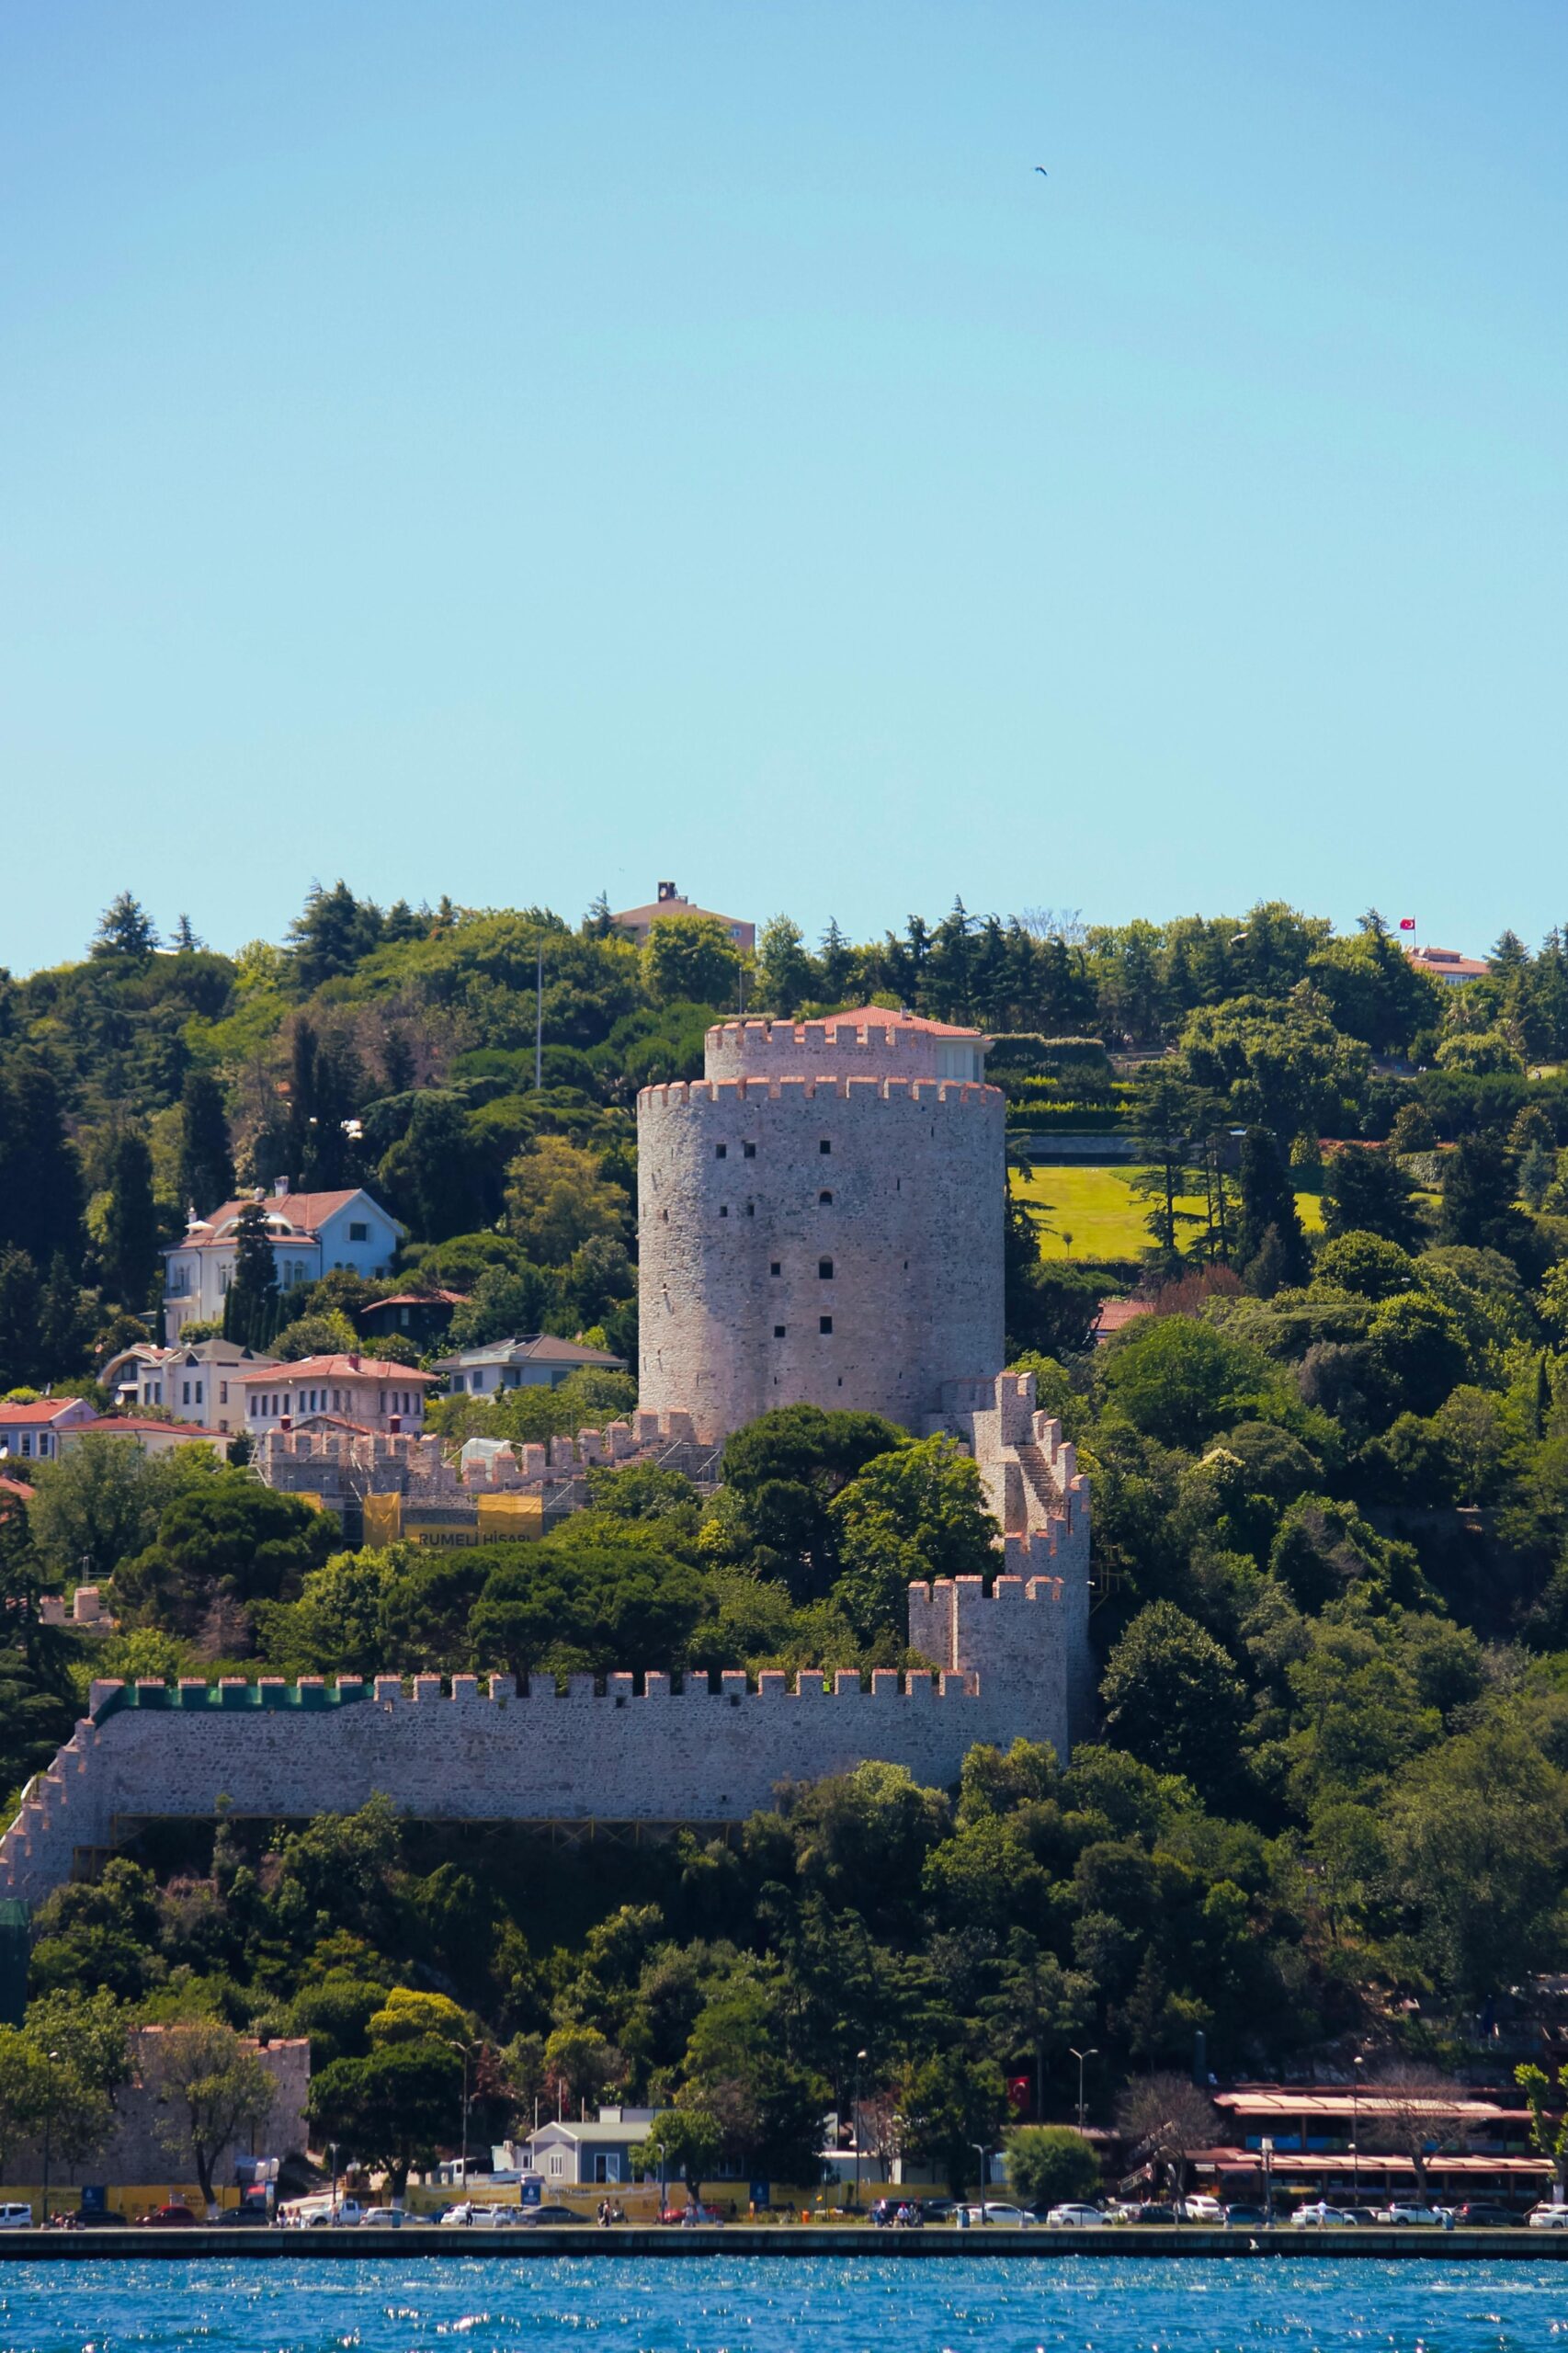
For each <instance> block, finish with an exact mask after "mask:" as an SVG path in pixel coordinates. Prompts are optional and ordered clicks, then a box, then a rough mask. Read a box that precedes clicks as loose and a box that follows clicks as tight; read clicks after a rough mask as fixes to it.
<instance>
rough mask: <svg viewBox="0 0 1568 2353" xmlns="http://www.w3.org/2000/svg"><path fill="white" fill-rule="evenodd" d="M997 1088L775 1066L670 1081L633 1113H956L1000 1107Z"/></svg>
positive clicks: (646, 1091) (653, 1089)
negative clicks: (817, 1106)
mask: <svg viewBox="0 0 1568 2353" xmlns="http://www.w3.org/2000/svg"><path fill="white" fill-rule="evenodd" d="M1002 1099H1003V1097H1002V1090H1001V1088H1000V1087H999V1086H989V1085H988V1084H987V1083H986V1081H985V1080H983V1079H969V1078H938V1077H936V1076H934V1075H932V1074H926V1075H924V1076H921V1077H910V1076H907V1075H893V1076H882V1075H881V1074H875V1075H873V1074H869V1073H868V1074H860V1073H858V1072H854V1071H848V1072H843V1071H836V1070H822V1071H806V1070H801V1069H800V1068H799V1067H798V1066H796V1065H792V1064H791V1065H787V1066H781V1067H780V1068H779V1069H778V1071H776V1072H769V1073H767V1074H764V1075H760V1076H759V1075H750V1076H744V1077H736V1078H672V1079H667V1080H663V1081H661V1082H660V1083H659V1084H658V1085H657V1086H644V1087H642V1088H641V1089H640V1090H639V1092H638V1097H637V1104H638V1108H639V1110H643V1109H647V1110H661V1111H664V1110H671V1109H679V1110H701V1109H702V1108H704V1107H711V1108H715V1109H720V1110H723V1109H731V1110H735V1109H739V1108H743V1107H744V1106H745V1105H748V1104H763V1103H821V1102H826V1103H899V1104H912V1103H913V1104H919V1105H921V1106H923V1107H926V1108H929V1107H931V1106H941V1107H944V1108H964V1107H967V1106H973V1105H977V1104H981V1103H997V1104H999V1103H1000V1102H1001V1101H1002Z"/></svg>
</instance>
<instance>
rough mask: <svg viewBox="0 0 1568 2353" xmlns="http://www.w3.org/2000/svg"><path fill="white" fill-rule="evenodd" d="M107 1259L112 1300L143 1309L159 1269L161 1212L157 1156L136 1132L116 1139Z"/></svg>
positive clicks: (106, 1227)
mask: <svg viewBox="0 0 1568 2353" xmlns="http://www.w3.org/2000/svg"><path fill="white" fill-rule="evenodd" d="M103 1257H104V1273H105V1275H106V1277H107V1279H108V1289H109V1291H110V1293H111V1295H112V1296H113V1297H114V1298H116V1299H118V1300H119V1302H121V1304H122V1305H123V1306H126V1307H130V1308H132V1309H135V1308H142V1307H144V1306H145V1305H146V1303H147V1298H148V1294H149V1292H150V1291H151V1290H152V1288H153V1274H154V1272H155V1271H156V1268H157V1264H158V1211H157V1205H156V1203H155V1202H154V1200H153V1155H152V1154H151V1152H149V1150H148V1149H147V1139H146V1137H145V1136H143V1135H142V1134H141V1133H140V1132H139V1131H137V1130H136V1129H134V1128H127V1129H126V1130H125V1131H124V1132H123V1133H122V1134H120V1135H119V1136H117V1137H116V1138H115V1141H114V1143H113V1144H112V1146H111V1147H110V1150H109V1156H108V1215H107V1217H106V1218H105V1221H104V1243H103Z"/></svg>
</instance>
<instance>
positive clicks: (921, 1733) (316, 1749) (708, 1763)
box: [0, 1577, 1067, 1904]
mask: <svg viewBox="0 0 1568 2353" xmlns="http://www.w3.org/2000/svg"><path fill="white" fill-rule="evenodd" d="M998 1592H999V1594H1000V1599H986V1598H984V1597H983V1595H982V1593H981V1591H980V1580H979V1579H977V1578H971V1579H960V1581H959V1583H958V1586H956V1587H955V1586H947V1587H944V1586H941V1585H938V1586H936V1587H935V1588H927V1587H926V1586H915V1587H913V1588H912V1589H911V1595H910V1622H911V1628H912V1631H914V1630H915V1628H917V1627H918V1628H920V1629H922V1630H925V1631H922V1632H921V1633H918V1634H916V1635H915V1639H916V1641H917V1643H918V1645H919V1647H921V1648H922V1649H925V1650H926V1651H927V1652H928V1654H930V1655H932V1656H933V1657H935V1658H937V1659H938V1660H952V1661H954V1665H951V1666H949V1668H948V1669H947V1671H945V1672H941V1673H939V1674H937V1675H936V1676H932V1675H911V1676H909V1677H907V1678H905V1679H904V1680H903V1682H902V1683H901V1679H900V1677H898V1676H897V1675H895V1674H893V1673H892V1672H891V1671H887V1670H879V1671H878V1672H877V1673H875V1674H874V1675H873V1676H872V1677H871V1678H870V1680H871V1688H870V1689H869V1691H863V1690H862V1689H861V1688H860V1677H859V1676H858V1674H857V1673H854V1672H849V1673H846V1674H839V1675H836V1676H834V1677H831V1678H830V1677H826V1676H825V1675H824V1674H822V1673H821V1672H816V1673H802V1674H801V1675H800V1676H799V1677H797V1678H796V1684H795V1688H794V1689H793V1690H791V1689H790V1688H788V1684H787V1679H786V1677H784V1676H782V1675H779V1674H765V1675H763V1676H762V1677H760V1678H759V1688H758V1689H757V1690H756V1691H749V1690H748V1689H747V1688H746V1678H745V1677H744V1675H741V1674H726V1675H724V1676H722V1677H721V1678H720V1688H718V1689H717V1690H710V1688H709V1686H708V1683H707V1679H706V1678H705V1677H696V1678H693V1680H692V1682H691V1683H690V1684H689V1685H688V1687H687V1688H686V1689H685V1690H683V1691H681V1692H679V1693H676V1692H675V1691H673V1690H672V1688H671V1680H670V1677H668V1676H667V1675H663V1674H653V1673H651V1674H649V1675H647V1676H646V1677H644V1678H643V1683H644V1688H643V1690H642V1692H641V1693H639V1692H638V1691H637V1689H636V1688H635V1681H634V1678H633V1677H631V1675H630V1674H622V1675H613V1676H610V1677H607V1678H606V1688H605V1690H604V1691H603V1692H602V1693H597V1694H596V1692H595V1689H594V1678H593V1677H591V1676H586V1675H579V1676H573V1677H570V1678H569V1682H568V1688H567V1689H566V1690H565V1692H563V1693H561V1694H558V1693H557V1691H556V1689H555V1686H554V1682H553V1679H552V1678H549V1677H541V1678H537V1679H536V1681H535V1683H534V1685H533V1686H532V1687H531V1688H525V1689H523V1690H522V1691H519V1690H518V1689H517V1686H516V1684H515V1682H514V1680H513V1678H512V1677H509V1676H493V1677H490V1678H489V1682H488V1688H487V1689H486V1690H485V1691H483V1692H482V1690H481V1688H480V1685H479V1681H478V1679H477V1678H476V1677H472V1676H458V1677H454V1678H453V1682H452V1690H451V1695H450V1697H444V1696H443V1695H442V1690H441V1679H440V1677H438V1676H434V1675H431V1676H415V1677H413V1678H412V1684H411V1686H410V1687H405V1686H404V1684H403V1681H402V1680H401V1679H400V1678H399V1677H377V1678H376V1680H375V1681H374V1683H373V1684H371V1685H369V1686H366V1685H364V1684H362V1683H361V1682H360V1681H359V1680H358V1678H356V1677H339V1678H338V1681H337V1684H336V1687H335V1691H332V1690H329V1689H328V1688H327V1686H326V1685H325V1683H324V1681H323V1680H322V1679H321V1678H319V1677H318V1678H314V1679H312V1678H307V1679H306V1680H304V1681H303V1682H301V1684H299V1685H297V1686H292V1687H291V1686H288V1685H286V1684H284V1683H283V1682H282V1681H281V1680H275V1681H270V1682H264V1683H262V1684H261V1685H260V1686H258V1687H256V1689H255V1690H254V1691H253V1689H252V1688H249V1687H247V1686H245V1685H244V1684H243V1683H239V1682H230V1683H225V1684H223V1685H221V1686H219V1687H218V1688H216V1689H210V1688H209V1687H208V1686H207V1685H205V1684H201V1683H188V1684H181V1685H180V1686H178V1687H177V1688H176V1689H174V1690H167V1689H165V1686H164V1685H162V1684H148V1685H139V1686H137V1687H136V1690H135V1703H134V1704H126V1699H125V1695H124V1691H123V1687H121V1686H119V1685H118V1684H112V1683H100V1684H96V1685H95V1686H94V1688H93V1694H92V1700H93V1714H92V1716H91V1717H90V1718H89V1719H88V1720H86V1721H85V1722H82V1723H80V1724H78V1725H77V1727H76V1730H75V1732H74V1733H73V1735H72V1738H71V1740H70V1741H69V1742H68V1743H67V1744H66V1745H65V1747H64V1748H63V1749H62V1751H61V1752H60V1754H59V1756H57V1757H56V1759H55V1762H54V1764H53V1766H51V1768H50V1771H49V1772H48V1773H47V1774H45V1775H42V1776H40V1777H39V1778H38V1779H36V1780H35V1781H34V1783H33V1784H32V1785H31V1787H30V1789H29V1790H28V1795H27V1797H26V1799H25V1801H24V1802H23V1805H22V1808H21V1811H20V1813H18V1814H17V1819H16V1821H15V1822H14V1823H13V1824H12V1825H11V1828H10V1829H9V1831H8V1832H7V1833H6V1836H5V1837H4V1838H3V1839H0V1894H4V1895H14V1896H19V1897H21V1898H22V1899H23V1900H24V1901H26V1902H28V1903H32V1904H36V1903H38V1902H39V1901H40V1899H41V1898H42V1897H43V1896H44V1895H46V1894H47V1893H49V1891H50V1890H51V1888H53V1887H57V1886H59V1885H60V1884H61V1883H62V1881H65V1880H66V1879H68V1878H70V1877H71V1876H72V1873H73V1870H74V1868H75V1866H76V1859H77V1856H78V1854H79V1853H80V1851H81V1850H83V1849H91V1848H100V1849H101V1848H103V1847H108V1846H109V1845H111V1844H112V1843H113V1842H114V1840H115V1838H116V1836H117V1829H118V1824H119V1820H120V1818H121V1817H127V1816H129V1817H140V1816H150V1815H184V1816H188V1817H194V1818H199V1819H210V1817H211V1816H212V1814H213V1813H215V1811H216V1810H217V1806H218V1802H219V1800H220V1798H222V1799H224V1800H226V1801H227V1805H228V1810H229V1811H230V1812H232V1813H235V1814H240V1815H246V1816H252V1817H262V1818H271V1817H278V1816H296V1817H305V1816H310V1815H313V1814H316V1813H322V1812H323V1811H332V1812H347V1811H350V1810H351V1809H353V1808H354V1807H356V1806H359V1805H362V1804H364V1803H365V1802H366V1800H367V1799H369V1797H370V1796H371V1795H372V1793H373V1792H375V1791H377V1790H381V1791H384V1792H385V1794H386V1795H387V1796H388V1797H390V1798H391V1799H392V1802H393V1804H394V1805H396V1806H397V1807H398V1808H399V1809H400V1810H401V1811H403V1812H404V1813H408V1814H410V1815H412V1816H414V1817H415V1818H416V1819H420V1820H426V1821H475V1822H477V1821H515V1822H532V1821H555V1820H577V1821H584V1820H590V1819H596V1818H597V1819H600V1820H605V1821H626V1822H635V1821H687V1822H723V1821H734V1820H738V1819H740V1818H742V1817H744V1815H746V1814H748V1813H753V1812H755V1811H756V1810H757V1809H758V1808H759V1807H766V1806H767V1805H768V1804H770V1803H771V1802H772V1801H773V1795H774V1792H775V1790H777V1789H778V1786H779V1784H780V1783H783V1782H790V1781H811V1780H818V1779H822V1778H823V1777H824V1775H828V1774H834V1773H842V1772H848V1771H851V1770H853V1768H855V1767H856V1766H857V1765H858V1764H860V1763H862V1762H863V1761H865V1760H866V1759H867V1758H870V1757H874V1758H880V1759H882V1760H885V1761H886V1762H888V1763H890V1764H895V1765H903V1766H905V1767H907V1768H908V1769H909V1771H910V1772H911V1773H912V1774H913V1775H914V1776H915V1779H916V1780H918V1781H920V1782H922V1783H923V1784H925V1785H926V1786H927V1787H937V1788H942V1787H947V1786H949V1785H951V1784H952V1783H953V1782H955V1781H956V1780H957V1779H958V1777H959V1772H960V1768H961V1766H962V1763H963V1759H964V1756H965V1755H966V1754H967V1752H968V1751H969V1749H970V1748H971V1747H972V1746H973V1745H975V1744H976V1743H977V1742H982V1741H984V1742H994V1743H995V1744H996V1745H999V1746H1002V1747H1006V1746H1008V1745H1010V1744H1011V1742H1012V1741H1013V1740H1014V1739H1015V1738H1016V1737H1018V1736H1019V1735H1022V1736H1023V1737H1025V1738H1028V1739H1031V1740H1040V1741H1047V1742H1049V1743H1050V1744H1051V1745H1052V1746H1053V1747H1054V1748H1055V1749H1056V1751H1057V1753H1058V1755H1060V1756H1065V1755H1066V1751H1067V1715H1066V1704H1065V1699H1064V1690H1065V1684H1064V1667H1063V1656H1064V1632H1065V1618H1064V1613H1063V1610H1062V1606H1061V1602H1060V1599H1059V1597H1058V1591H1057V1587H1056V1585H1055V1583H1054V1581H1053V1580H1051V1579H1050V1578H1043V1577H1042V1578H1037V1579H1034V1580H1032V1581H1030V1582H1029V1583H1028V1585H1026V1584H1025V1583H1024V1582H1023V1581H1022V1580H1021V1579H1017V1578H1006V1577H1005V1578H1002V1579H1000V1580H998ZM932 1630H935V1631H937V1633H939V1635H940V1637H941V1638H940V1639H938V1640H929V1641H928V1640H926V1632H927V1631H932Z"/></svg>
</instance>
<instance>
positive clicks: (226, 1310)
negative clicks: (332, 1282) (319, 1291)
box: [223, 1201, 282, 1348]
mask: <svg viewBox="0 0 1568 2353" xmlns="http://www.w3.org/2000/svg"><path fill="white" fill-rule="evenodd" d="M281 1304H282V1302H281V1301H280V1299H279V1297H278V1260H277V1258H276V1256H274V1253H273V1248H272V1244H271V1241H270V1240H269V1238H268V1235H267V1211H266V1210H265V1208H264V1207H263V1205H262V1203H261V1202H260V1201H247V1202H246V1203H245V1206H244V1209H243V1210H242V1211H240V1215H239V1223H238V1225H237V1226H236V1228H235V1233H234V1272H233V1279H232V1280H231V1282H230V1284H229V1293H228V1297H227V1298H226V1299H225V1300H224V1302H223V1337H224V1338H225V1340H237V1341H238V1342H239V1343H240V1346H241V1347H246V1348H264V1347H266V1346H267V1342H268V1340H270V1339H271V1337H272V1336H273V1334H274V1332H275V1331H276V1330H277V1329H278V1310H279V1308H280V1306H281Z"/></svg>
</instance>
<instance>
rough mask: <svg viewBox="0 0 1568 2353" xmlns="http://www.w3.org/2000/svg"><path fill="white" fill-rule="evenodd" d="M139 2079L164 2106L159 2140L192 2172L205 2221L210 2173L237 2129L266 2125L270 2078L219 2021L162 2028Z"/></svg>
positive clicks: (211, 2199) (211, 2206)
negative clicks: (186, 2161) (148, 2083)
mask: <svg viewBox="0 0 1568 2353" xmlns="http://www.w3.org/2000/svg"><path fill="white" fill-rule="evenodd" d="M142 2064H143V2072H144V2075H145V2076H146V2077H147V2078H148V2079H149V2080H150V2081H151V2082H152V2083H153V2085H154V2086H155V2088H156V2094H157V2098H158V2101H159V2104H160V2106H161V2107H162V2109H164V2111H165V2112H164V2115H163V2117H162V2119H161V2120H160V2135H161V2138H162V2139H163V2142H164V2144H165V2147H166V2148H167V2150H168V2151H169V2154H170V2155H171V2156H172V2157H175V2158H176V2159H178V2158H184V2157H186V2156H188V2157H189V2159H190V2161H191V2163H192V2164H193V2165H195V2167H196V2177H197V2180H198V2181H199V2183H200V2185H201V2195H202V2199H203V2200H204V2202H205V2204H206V2207H207V2212H208V2215H209V2218H211V2217H213V2216H215V2215H216V2213H217V2211H218V2201H217V2197H216V2194H215V2192H214V2188H213V2175H214V2172H215V2169H216V2167H217V2164H218V2160H219V2158H220V2157H221V2156H222V2154H223V2152H224V2151H225V2149H229V2148H232V2147H233V2145H234V2144H235V2143H236V2141H237V2139H238V2137H239V2135H240V2134H241V2133H242V2132H247V2131H251V2130H252V2129H253V2128H255V2127H256V2126H259V2125H263V2124H265V2123H266V2121H267V2118H268V2117H269V2116H270V2114H271V2112H272V2101H273V2091H274V2086H273V2081H272V2077H271V2075H269V2074H268V2072H267V2068H266V2067H265V2066H264V2065H263V2064H262V2062H261V2061H260V2060H259V2059H258V2058H257V2057H256V2052H255V2051H254V2050H253V2049H247V2048H246V2046H245V2045H244V2043H243V2042H242V2041H241V2040H240V2038H239V2036H238V2035H237V2034H236V2033H235V2032H234V2030H233V2027H230V2026H225V2025H224V2024H223V2023H222V2020H221V2019H219V2018H193V2019H190V2020H187V2021H186V2022H185V2023H182V2024H179V2025H176V2026H171V2027H165V2029H164V2032H163V2033H162V2035H160V2036H159V2038H158V2043H157V2047H156V2050H155V2051H153V2052H152V2053H151V2054H150V2055H146V2056H144V2058H143V2062H142Z"/></svg>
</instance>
